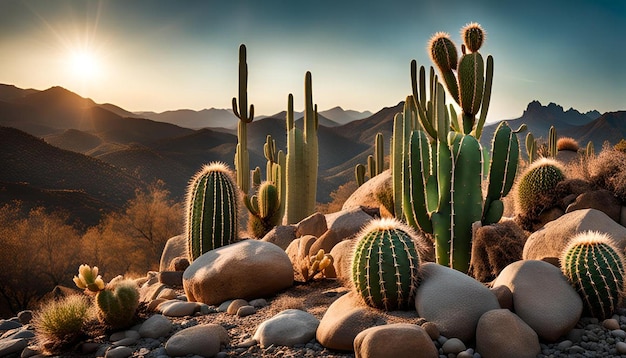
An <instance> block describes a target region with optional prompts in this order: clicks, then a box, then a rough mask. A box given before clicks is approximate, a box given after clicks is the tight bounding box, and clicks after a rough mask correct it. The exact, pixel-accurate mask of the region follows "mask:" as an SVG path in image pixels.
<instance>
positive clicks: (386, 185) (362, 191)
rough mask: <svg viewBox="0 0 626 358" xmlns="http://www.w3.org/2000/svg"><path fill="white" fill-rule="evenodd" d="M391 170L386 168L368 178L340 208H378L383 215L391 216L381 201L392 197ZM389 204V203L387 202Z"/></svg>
mask: <svg viewBox="0 0 626 358" xmlns="http://www.w3.org/2000/svg"><path fill="white" fill-rule="evenodd" d="M392 193H393V191H392V181H391V170H389V169H387V170H385V171H383V172H382V173H380V174H378V175H376V176H375V177H373V178H371V179H369V180H368V181H366V182H365V183H363V185H361V186H360V187H359V188H357V190H355V191H354V193H352V195H350V197H349V198H348V199H346V201H345V202H344V203H343V206H342V207H341V209H342V210H352V209H358V208H379V209H380V215H381V216H383V217H393V214H392V213H390V212H389V210H387V208H386V207H385V205H384V204H383V201H385V200H386V201H389V203H392V202H393V201H392V200H390V199H391V197H392V195H393V194H392ZM387 205H389V204H387Z"/></svg>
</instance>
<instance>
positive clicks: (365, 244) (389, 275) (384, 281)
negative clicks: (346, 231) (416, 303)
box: [352, 218, 420, 310]
mask: <svg viewBox="0 0 626 358" xmlns="http://www.w3.org/2000/svg"><path fill="white" fill-rule="evenodd" d="M419 251H420V250H419V244H418V241H417V240H416V234H415V233H414V231H413V230H412V229H411V228H409V227H408V226H407V225H405V224H402V223H401V222H399V221H397V220H396V219H389V218H385V219H378V220H373V221H372V222H371V223H370V224H369V225H367V226H366V227H365V228H364V229H363V230H362V231H361V233H360V234H359V236H358V239H357V242H356V245H355V249H354V254H353V258H352V281H353V284H354V288H355V289H356V292H357V293H358V294H359V295H360V296H361V297H362V298H363V300H364V301H365V303H367V304H368V305H369V306H372V307H376V308H380V309H384V310H394V309H397V308H405V307H408V306H410V305H411V303H412V301H413V299H414V296H415V290H416V288H417V284H418V271H419V265H420V255H419Z"/></svg>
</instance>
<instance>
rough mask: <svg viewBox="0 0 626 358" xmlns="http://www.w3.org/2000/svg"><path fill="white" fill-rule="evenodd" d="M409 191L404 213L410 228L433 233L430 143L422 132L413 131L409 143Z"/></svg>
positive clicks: (405, 198)
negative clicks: (429, 196)
mask: <svg viewBox="0 0 626 358" xmlns="http://www.w3.org/2000/svg"><path fill="white" fill-rule="evenodd" d="M407 161H408V166H409V174H410V180H409V190H408V191H407V192H405V195H404V200H403V211H404V214H405V219H406V221H407V223H408V224H409V225H410V226H413V227H419V228H420V229H421V230H422V231H424V232H427V233H431V234H432V232H433V226H432V223H431V221H430V215H429V213H428V208H427V198H426V193H427V191H426V186H427V183H428V181H429V177H430V168H429V163H430V143H429V142H428V138H427V136H426V134H425V133H424V132H422V131H413V133H412V135H411V139H410V141H409V156H408V158H407Z"/></svg>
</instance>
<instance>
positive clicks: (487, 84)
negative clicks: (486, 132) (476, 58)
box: [474, 55, 493, 140]
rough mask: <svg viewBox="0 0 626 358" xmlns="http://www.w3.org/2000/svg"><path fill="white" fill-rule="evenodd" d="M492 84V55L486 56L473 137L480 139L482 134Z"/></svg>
mask: <svg viewBox="0 0 626 358" xmlns="http://www.w3.org/2000/svg"><path fill="white" fill-rule="evenodd" d="M492 84H493V56H491V55H489V56H487V71H486V74H485V90H484V91H483V103H482V106H481V108H480V117H479V118H478V123H476V128H475V129H474V137H476V139H478V140H480V137H481V136H482V134H483V127H484V126H485V121H486V120H487V112H488V111H489V103H490V102H491V88H492Z"/></svg>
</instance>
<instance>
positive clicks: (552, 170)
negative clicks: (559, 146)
mask: <svg viewBox="0 0 626 358" xmlns="http://www.w3.org/2000/svg"><path fill="white" fill-rule="evenodd" d="M564 179H565V175H564V174H563V169H562V166H561V164H560V163H559V162H557V161H556V160H554V159H548V158H542V159H540V160H537V161H535V162H533V163H532V164H531V165H530V166H529V167H528V169H526V171H525V172H524V173H523V174H522V177H521V178H520V181H519V184H518V186H517V198H516V199H517V200H516V204H517V209H518V211H519V212H520V213H521V214H522V215H526V216H529V215H530V213H532V212H533V211H534V210H539V211H540V208H549V207H551V206H552V204H553V203H551V202H549V201H550V200H549V198H550V197H552V196H553V194H554V190H555V189H556V185H557V184H558V183H559V182H560V181H562V180H564Z"/></svg>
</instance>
